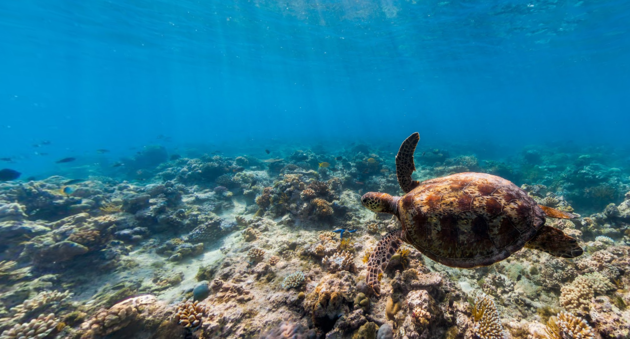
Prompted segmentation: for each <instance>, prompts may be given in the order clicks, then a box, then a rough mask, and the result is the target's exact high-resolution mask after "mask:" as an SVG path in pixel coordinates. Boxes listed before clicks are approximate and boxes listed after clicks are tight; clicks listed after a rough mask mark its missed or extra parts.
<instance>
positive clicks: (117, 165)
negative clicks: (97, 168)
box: [112, 161, 125, 167]
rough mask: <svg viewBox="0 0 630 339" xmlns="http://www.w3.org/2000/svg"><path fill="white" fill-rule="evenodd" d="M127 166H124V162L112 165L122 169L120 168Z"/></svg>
mask: <svg viewBox="0 0 630 339" xmlns="http://www.w3.org/2000/svg"><path fill="white" fill-rule="evenodd" d="M124 165H125V164H123V163H122V162H120V161H119V162H116V163H114V164H113V165H112V167H120V166H124Z"/></svg>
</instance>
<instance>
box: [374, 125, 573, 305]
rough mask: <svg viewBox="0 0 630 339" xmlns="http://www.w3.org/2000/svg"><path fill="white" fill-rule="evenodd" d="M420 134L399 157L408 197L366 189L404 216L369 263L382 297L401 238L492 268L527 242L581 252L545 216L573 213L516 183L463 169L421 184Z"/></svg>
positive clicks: (450, 262)
mask: <svg viewBox="0 0 630 339" xmlns="http://www.w3.org/2000/svg"><path fill="white" fill-rule="evenodd" d="M419 140H420V137H419V135H418V133H414V134H412V135H411V136H410V137H409V138H407V140H405V141H404V142H403V144H402V145H401V147H400V150H399V151H398V155H397V156H396V173H397V175H398V182H399V184H400V187H401V188H402V190H403V191H404V192H405V193H407V194H405V195H404V196H402V197H393V196H391V195H389V194H386V193H374V192H370V193H366V194H365V195H364V196H363V197H362V198H361V202H362V204H363V205H364V206H365V207H367V208H369V209H370V210H372V211H374V212H382V213H390V214H393V215H395V216H396V217H398V219H399V220H400V223H401V224H402V229H401V230H397V231H394V232H391V233H389V234H387V235H386V236H385V237H383V239H381V241H379V243H378V244H377V248H376V250H375V251H374V252H373V253H372V255H371V256H370V259H369V261H368V275H367V279H366V280H367V284H368V285H369V286H371V287H372V289H373V290H374V292H375V294H376V295H379V294H380V283H379V276H380V274H381V273H382V272H383V270H384V269H385V267H386V266H387V263H388V262H389V259H390V258H391V257H392V255H394V253H396V251H397V250H398V248H399V247H400V245H401V244H402V242H406V243H408V244H410V245H412V246H413V247H415V248H416V249H417V250H419V251H420V252H422V253H423V254H424V255H426V256H427V257H429V258H431V259H433V260H435V261H437V262H439V263H441V264H444V265H446V266H450V267H459V268H473V267H479V266H487V265H491V264H493V263H495V262H497V261H501V260H503V259H505V258H507V257H509V256H510V255H511V254H512V253H514V252H516V251H518V250H520V249H521V248H523V247H528V248H533V249H537V250H541V251H544V252H547V253H549V254H551V255H554V256H559V257H564V258H574V257H577V256H579V255H581V254H582V252H583V251H582V248H580V247H579V246H578V244H577V241H576V240H575V239H573V238H571V237H569V236H567V235H565V234H564V233H563V232H562V231H560V230H558V229H555V228H552V227H549V226H545V216H549V217H553V218H567V219H568V218H573V217H574V216H573V215H572V214H569V213H565V212H561V211H558V210H555V209H553V208H550V207H545V206H539V205H538V204H536V202H535V201H534V199H532V198H531V197H529V196H528V195H527V193H525V192H524V191H523V190H521V189H520V188H519V187H518V186H516V185H514V184H513V183H512V182H510V181H508V180H505V179H503V178H500V177H497V176H494V175H490V174H485V173H458V174H453V175H449V176H446V177H442V178H437V179H431V180H427V181H424V182H422V183H420V182H418V181H414V180H412V179H411V174H412V173H413V171H414V170H415V165H414V161H413V152H414V151H415V148H416V145H417V143H418V141H419Z"/></svg>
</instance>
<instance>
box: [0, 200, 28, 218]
mask: <svg viewBox="0 0 630 339" xmlns="http://www.w3.org/2000/svg"><path fill="white" fill-rule="evenodd" d="M26 217H27V215H26V213H24V206H22V205H20V204H18V203H0V221H9V220H14V221H21V220H24V218H26Z"/></svg>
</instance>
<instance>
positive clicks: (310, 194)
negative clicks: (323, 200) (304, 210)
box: [300, 188, 317, 200]
mask: <svg viewBox="0 0 630 339" xmlns="http://www.w3.org/2000/svg"><path fill="white" fill-rule="evenodd" d="M315 197H317V193H315V191H313V190H312V189H310V188H307V189H305V190H303V191H302V193H300V198H302V199H303V200H311V199H313V198H315Z"/></svg>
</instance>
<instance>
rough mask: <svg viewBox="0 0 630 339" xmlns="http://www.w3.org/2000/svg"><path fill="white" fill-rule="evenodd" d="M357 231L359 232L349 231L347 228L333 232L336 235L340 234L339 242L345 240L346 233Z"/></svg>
mask: <svg viewBox="0 0 630 339" xmlns="http://www.w3.org/2000/svg"><path fill="white" fill-rule="evenodd" d="M356 231H357V230H349V229H347V228H340V229H338V230H334V231H333V232H335V233H339V240H341V239H343V234H344V233H345V232H348V233H354V232H356Z"/></svg>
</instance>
